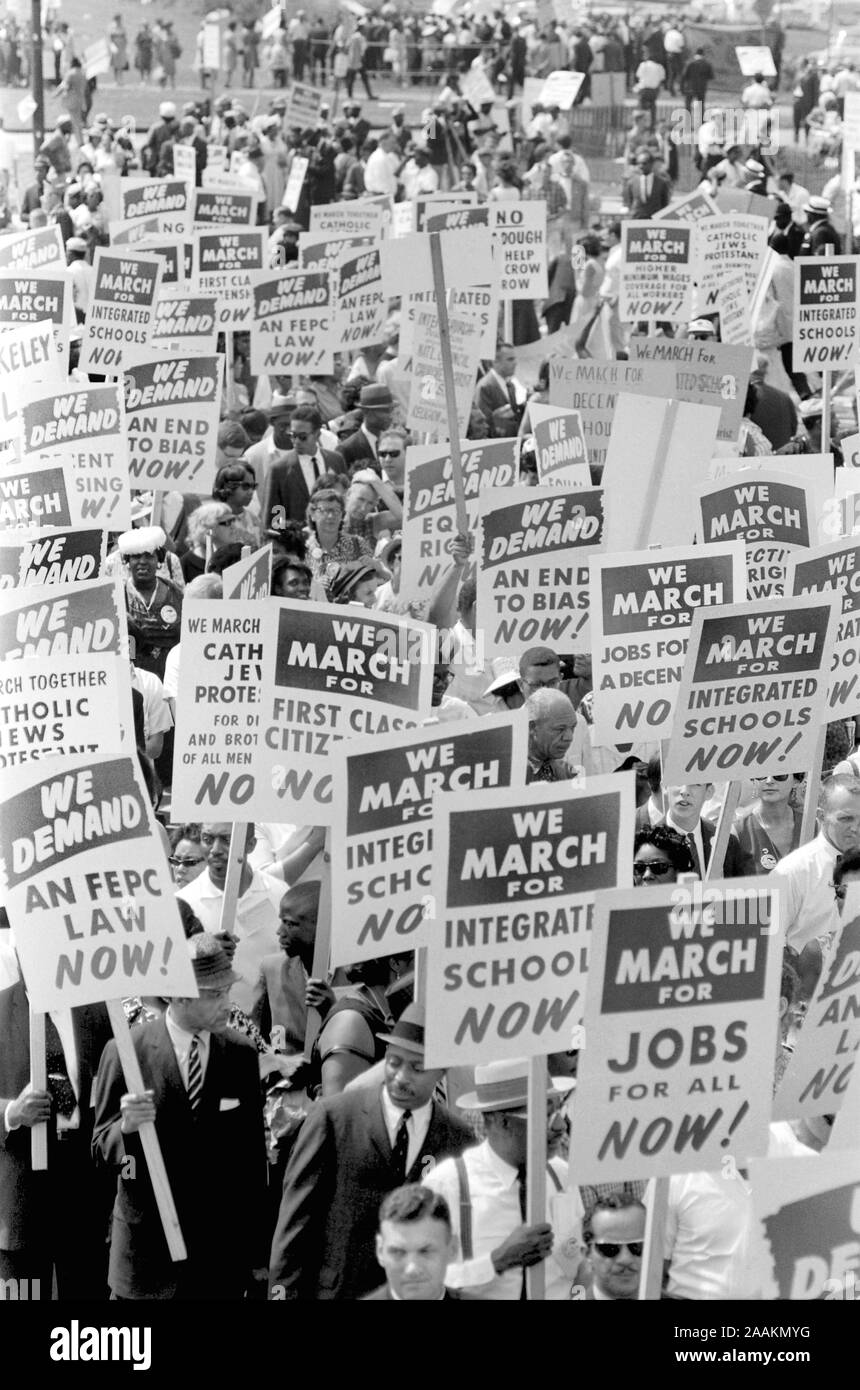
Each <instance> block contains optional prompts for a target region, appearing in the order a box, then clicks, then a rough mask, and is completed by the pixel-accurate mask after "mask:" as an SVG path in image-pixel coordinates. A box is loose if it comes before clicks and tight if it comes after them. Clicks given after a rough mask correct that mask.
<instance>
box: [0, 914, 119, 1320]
mask: <svg viewBox="0 0 860 1390" xmlns="http://www.w3.org/2000/svg"><path fill="white" fill-rule="evenodd" d="M4 918H5V914H4ZM0 925H2V924H0ZM0 935H4V936H5V935H7V933H6V932H2V933H0ZM10 958H11V956H10ZM111 1036H112V1035H111V1028H110V1021H109V1019H108V1014H107V1010H106V1008H105V1006H104V1004H89V1005H84V1006H81V1007H79V1008H74V1009H57V1010H55V1011H54V1012H53V1013H52V1014H47V1015H46V1017H45V1041H46V1048H45V1050H46V1058H47V1072H48V1087H47V1089H46V1090H44V1091H35V1090H33V1088H32V1087H31V1085H30V1036H29V1005H28V1000H27V991H26V988H25V986H24V981H23V979H21V978H20V977H19V978H18V979H17V980H16V981H15V982H14V983H13V984H11V985H8V986H7V988H5V989H3V990H0V1039H2V1042H0V1279H18V1280H22V1279H38V1280H39V1292H38V1293H36V1294H34V1293H32V1292H31V1294H30V1297H31V1298H41V1299H43V1300H48V1299H50V1297H51V1281H52V1271H53V1272H54V1273H55V1274H56V1279H57V1290H58V1295H59V1297H60V1298H61V1299H67V1298H73V1297H74V1298H87V1299H96V1300H98V1299H106V1298H107V1258H106V1245H105V1237H106V1233H107V1224H108V1219H109V1212H110V1187H109V1184H106V1183H104V1182H103V1181H100V1180H99V1176H98V1174H97V1172H96V1169H95V1167H94V1165H93V1163H92V1159H91V1156H90V1139H91V1136H92V1129H93V1109H92V1100H91V1095H92V1087H93V1078H94V1076H95V1072H96V1070H97V1068H98V1064H99V1060H100V1058H101V1055H102V1052H103V1050H104V1048H105V1045H106V1044H107V1043H108V1041H109V1040H110V1038H111ZM42 1122H45V1123H46V1124H47V1133H48V1168H47V1170H46V1171H45V1172H35V1173H34V1172H33V1168H32V1163H31V1158H30V1148H31V1136H32V1132H33V1126H34V1125H37V1124H40V1123H42ZM22 1296H23V1295H22Z"/></svg>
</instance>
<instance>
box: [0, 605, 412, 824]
mask: <svg viewBox="0 0 860 1390" xmlns="http://www.w3.org/2000/svg"><path fill="white" fill-rule="evenodd" d="M0 597H2V596H0ZM216 607H217V612H216V611H215V608H213V605H212V604H211V603H206V602H200V601H197V602H195V601H194V600H186V602H185V604H184V605H183V609H182V669H183V671H190V672H191V680H189V681H188V682H187V683H186V684H184V685H181V686H180V693H179V699H178V700H177V709H176V757H177V766H181V768H182V778H181V782H180V783H179V785H178V786H176V787H175V788H174V801H173V807H174V811H175V813H176V814H177V815H182V816H186V815H188V816H197V817H198V819H201V818H202V819H204V820H208V819H213V818H214V819H217V820H226V821H244V820H248V819H249V811H250V812H252V814H253V817H254V818H255V819H259V820H275V821H287V822H292V823H294V824H299V825H302V824H313V825H326V824H330V823H331V819H332V815H333V806H332V799H331V796H332V788H331V766H332V764H331V755H332V749H333V747H334V744H335V742H336V741H337V740H338V739H341V738H349V737H351V736H352V735H354V734H383V733H390V732H391V731H392V730H399V729H409V728H414V727H415V725H416V724H419V723H421V721H422V720H423V719H424V718H425V717H426V716H427V715H428V714H429V712H430V691H431V683H432V674H433V672H432V667H433V659H432V655H433V638H434V635H435V631H434V629H432V628H429V627H427V626H426V625H424V624H418V623H411V622H408V621H407V620H405V619H401V618H390V617H387V616H385V617H382V616H379V617H378V616H376V614H371V613H370V612H365V611H359V610H357V609H350V608H343V607H337V606H333V605H330V604H323V603H312V602H308V603H292V602H289V601H287V600H284V599H271V600H269V601H267V602H266V603H260V602H259V601H258V600H253V601H251V602H238V601H237V600H230V601H223V602H221V603H219V604H218V605H216ZM237 710H238V711H239V712H238V713H237V712H236V711H237ZM294 816H295V817H296V818H297V819H296V820H295V821H293V817H294Z"/></svg>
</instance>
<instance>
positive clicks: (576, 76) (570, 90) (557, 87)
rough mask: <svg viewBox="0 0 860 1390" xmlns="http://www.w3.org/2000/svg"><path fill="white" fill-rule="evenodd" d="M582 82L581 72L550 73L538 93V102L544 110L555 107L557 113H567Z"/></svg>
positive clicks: (560, 70)
mask: <svg viewBox="0 0 860 1390" xmlns="http://www.w3.org/2000/svg"><path fill="white" fill-rule="evenodd" d="M584 81H585V73H582V72H570V71H568V69H567V68H559V69H558V70H557V71H556V72H551V73H550V74H549V75H548V76H547V77H546V78H545V79H544V84H543V86H542V87H541V91H540V97H539V100H540V102H541V103H542V105H543V107H544V110H546V109H547V108H548V107H550V106H557V107H558V109H559V111H569V110H570V108H571V106H573V103H574V102H575V101H576V98H577V96H578V95H579V89H580V87H581V86H582V84H583V82H584Z"/></svg>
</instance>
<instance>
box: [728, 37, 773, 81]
mask: <svg viewBox="0 0 860 1390" xmlns="http://www.w3.org/2000/svg"><path fill="white" fill-rule="evenodd" d="M735 55H736V56H737V60H738V67H739V68H740V70H741V75H742V76H743V77H759V76H761V77H776V75H777V72H776V66H775V64H774V61H773V54H772V53H771V51H770V49H769V48H765V47H764V45H763V44H761V45H759V46H758V47H754V46H752V45H750V44H745V45H741V46H740V47H737V46H736V47H735Z"/></svg>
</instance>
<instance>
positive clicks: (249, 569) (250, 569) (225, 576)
mask: <svg viewBox="0 0 860 1390" xmlns="http://www.w3.org/2000/svg"><path fill="white" fill-rule="evenodd" d="M221 579H222V582H223V586H224V598H237V599H250V598H268V597H269V595H270V594H271V592H272V547H271V546H270V545H262V546H260V549H259V550H255V551H253V552H252V553H251V554H250V555H248V556H247V558H246V559H244V560H237V561H236V563H235V565H227V567H226V568H225V569H223V570H222V571H221Z"/></svg>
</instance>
